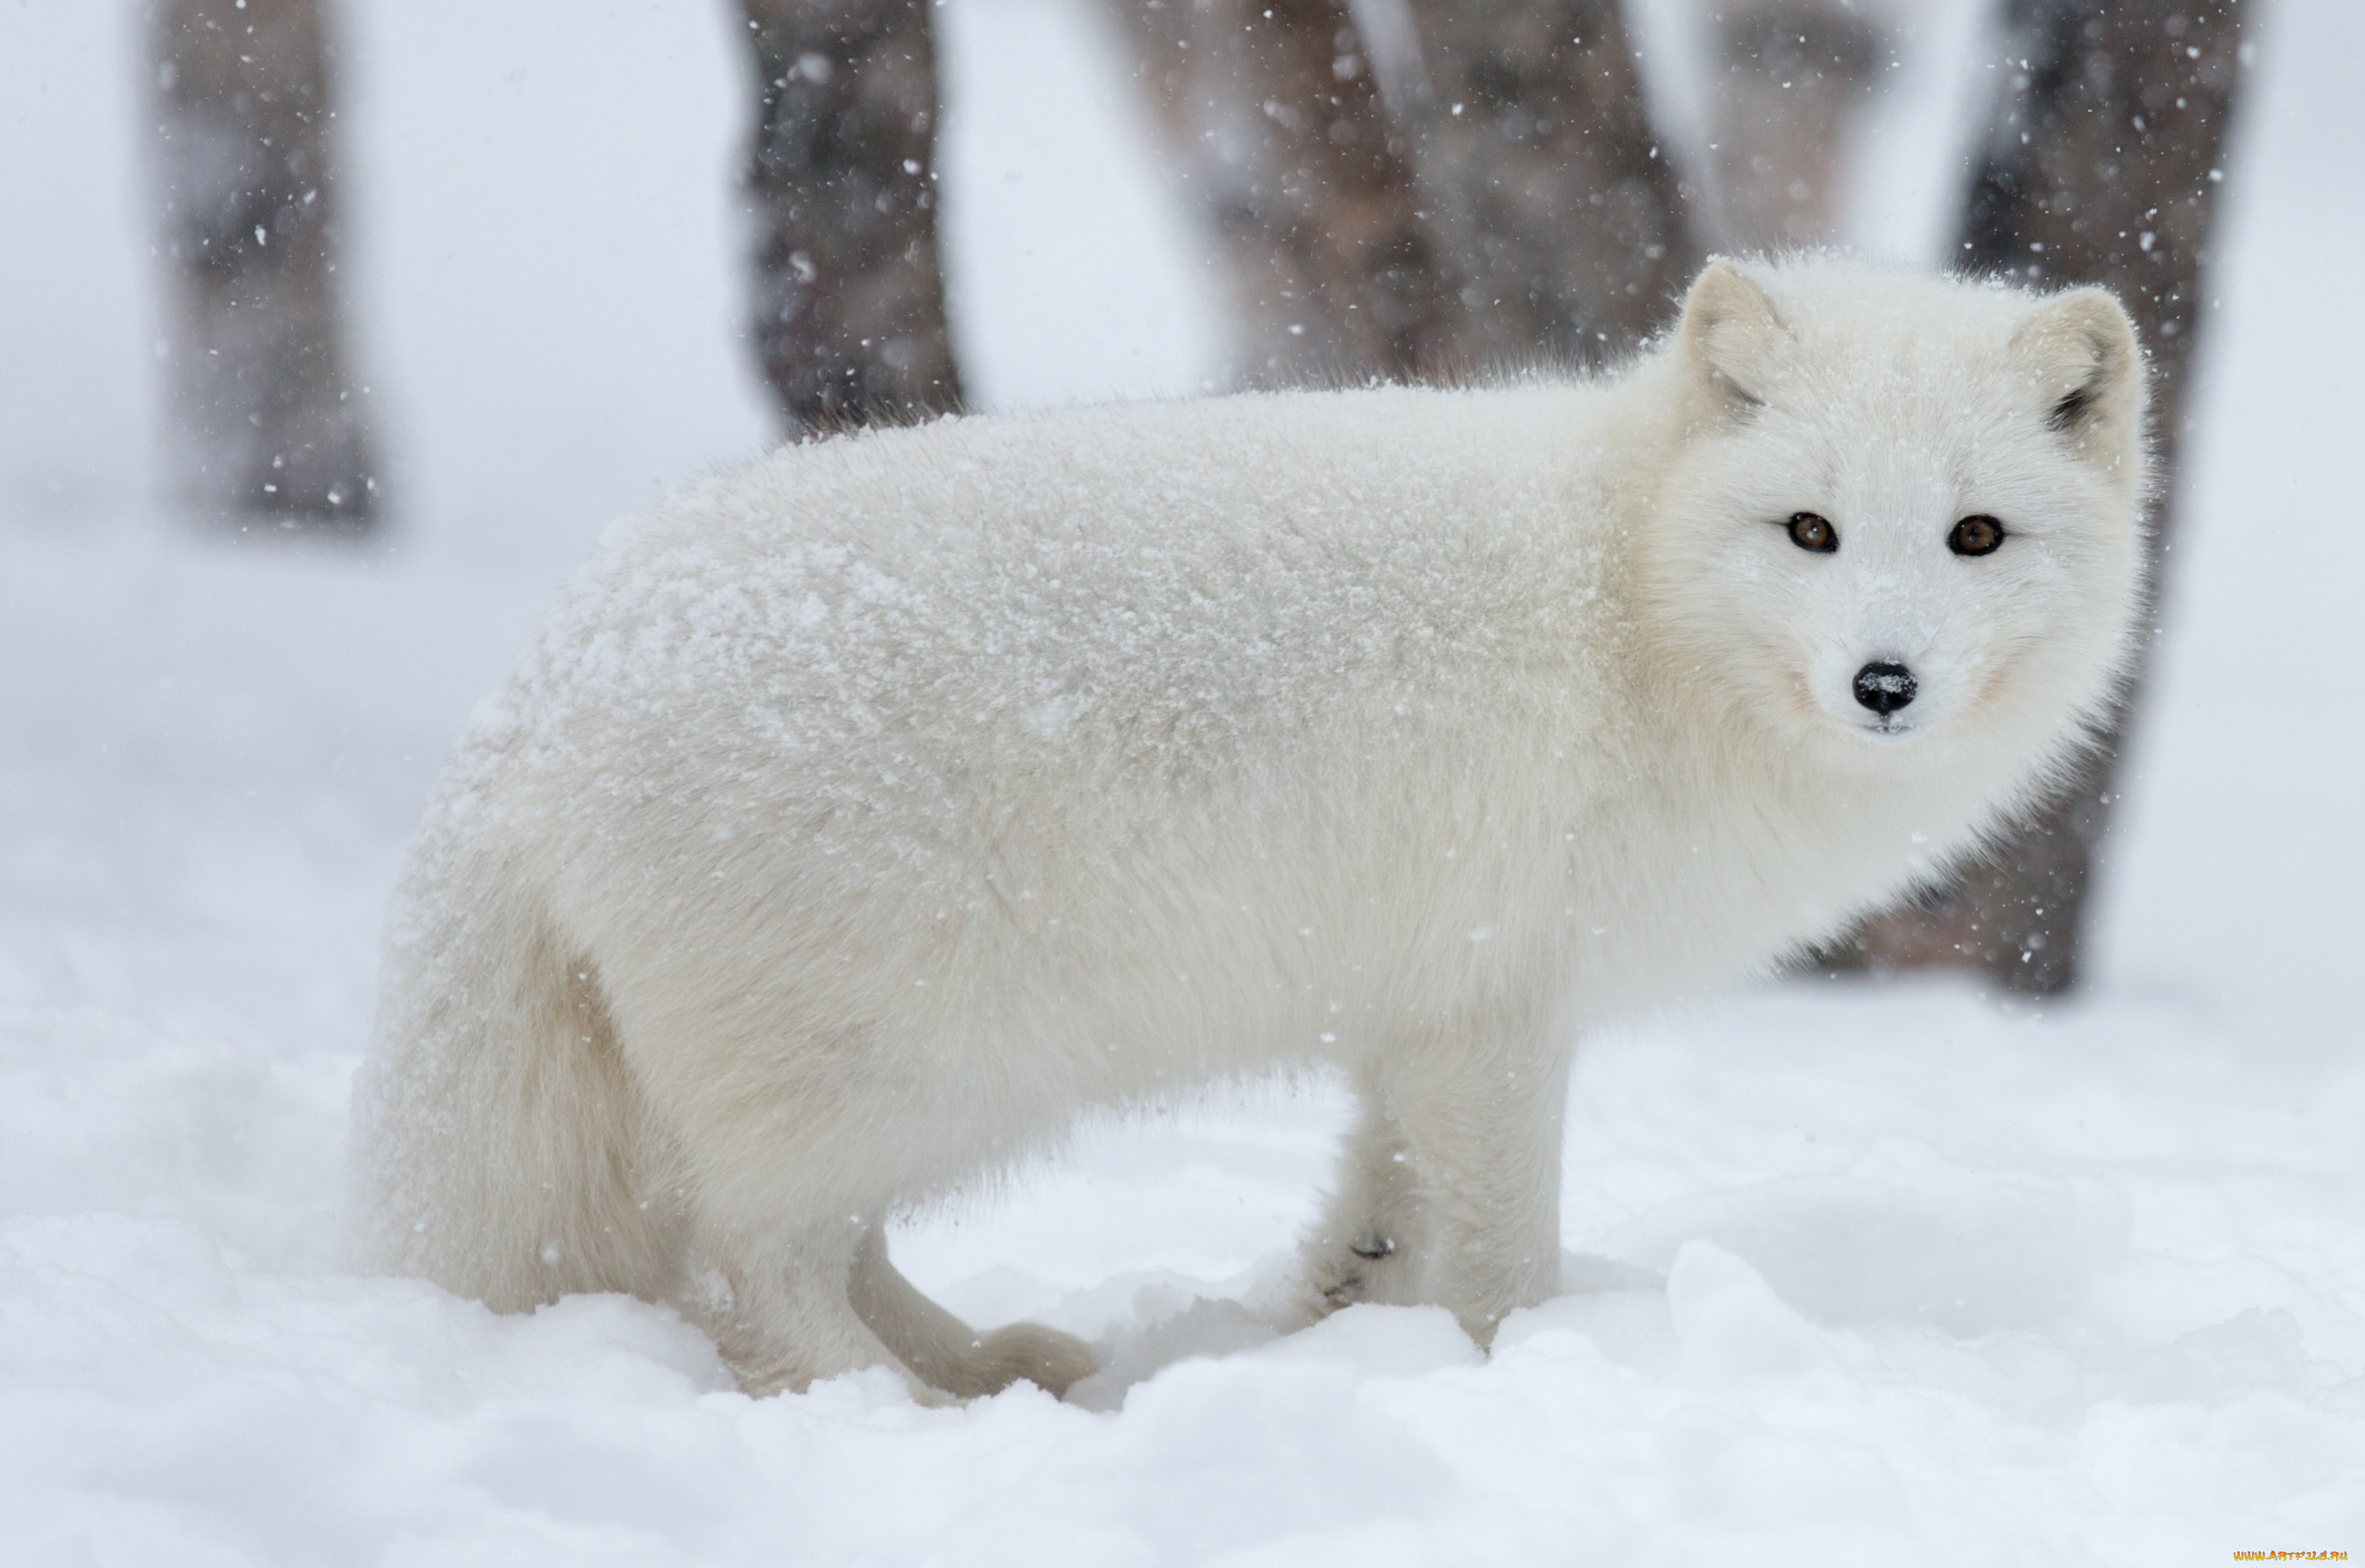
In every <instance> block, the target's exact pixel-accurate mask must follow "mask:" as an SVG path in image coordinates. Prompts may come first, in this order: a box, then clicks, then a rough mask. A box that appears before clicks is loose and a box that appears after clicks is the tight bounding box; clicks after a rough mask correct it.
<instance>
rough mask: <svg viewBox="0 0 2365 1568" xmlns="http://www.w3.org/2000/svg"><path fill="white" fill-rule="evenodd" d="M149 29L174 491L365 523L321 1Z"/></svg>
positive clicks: (293, 1)
mask: <svg viewBox="0 0 2365 1568" xmlns="http://www.w3.org/2000/svg"><path fill="white" fill-rule="evenodd" d="M152 21H153V27H152V33H151V38H152V47H153V49H154V51H155V60H156V72H155V80H156V82H157V84H158V87H157V100H156V115H157V142H156V157H157V176H158V178H157V185H158V186H159V189H160V194H161V197H162V205H163V240H164V251H165V255H166V258H167V262H168V270H169V272H170V280H169V286H168V298H167V302H166V308H165V310H164V313H163V314H164V320H165V331H166V353H167V356H168V360H169V366H170V375H171V391H172V412H173V420H174V427H175V435H176V438H177V441H178V445H179V451H178V452H177V453H176V454H175V459H174V467H175V468H176V469H177V470H178V474H177V476H176V479H177V482H178V484H179V486H180V487H182V488H184V489H185V490H186V491H187V492H189V493H190V494H191V496H192V497H193V498H195V499H196V501H197V502H198V503H199V504H200V505H203V506H206V507H207V508H209V509H212V510H219V511H221V512H224V513H227V514H238V513H245V514H259V515H263V516H269V517H275V518H279V519H283V520H287V521H297V522H313V523H327V524H330V525H331V526H345V527H350V526H357V525H361V524H363V523H365V522H366V521H367V520H368V519H369V518H370V516H371V515H372V513H373V512H374V511H375V508H376V504H377V486H376V482H375V478H374V477H373V468H372V462H371V456H370V441H369V432H368V429H367V426H366V423H365V420H364V412H363V409H362V393H361V389H360V388H359V387H357V386H354V385H353V382H352V379H351V377H350V375H348V373H347V370H346V366H345V359H344V349H343V341H342V340H343V330H342V317H341V313H340V307H339V291H338V280H337V221H336V214H337V202H336V186H335V183H334V181H333V179H332V177H331V171H332V161H331V129H332V122H333V120H334V119H335V118H336V117H335V112H334V109H333V107H332V106H331V105H332V96H331V88H332V86H333V82H332V78H331V62H332V50H331V48H330V45H329V40H328V39H327V36H326V34H325V33H324V31H323V28H322V25H321V17H320V11H319V6H318V4H317V0H244V4H243V5H234V4H232V0H162V3H161V4H159V5H158V6H157V7H156V9H155V12H154V14H153V18H152Z"/></svg>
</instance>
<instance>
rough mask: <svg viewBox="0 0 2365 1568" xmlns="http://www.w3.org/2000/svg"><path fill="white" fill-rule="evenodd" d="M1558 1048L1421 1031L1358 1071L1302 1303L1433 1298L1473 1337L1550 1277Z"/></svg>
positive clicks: (1427, 1301) (1556, 1209)
mask: <svg viewBox="0 0 2365 1568" xmlns="http://www.w3.org/2000/svg"><path fill="white" fill-rule="evenodd" d="M1567 1084H1568V1053H1567V1052H1566V1051H1565V1050H1559V1049H1552V1048H1550V1047H1543V1046H1542V1045H1541V1039H1540V1038H1537V1037H1528V1038H1520V1037H1519V1036H1513V1037H1512V1038H1510V1039H1503V1038H1501V1037H1499V1036H1498V1037H1497V1038H1496V1040H1495V1041H1493V1042H1491V1043H1486V1044H1480V1043H1475V1042H1473V1041H1472V1040H1471V1039H1470V1037H1469V1036H1467V1035H1462V1036H1458V1037H1447V1036H1442V1035H1440V1036H1428V1037H1424V1038H1422V1039H1420V1040H1418V1041H1417V1042H1413V1043H1412V1044H1411V1045H1410V1047H1409V1048H1407V1050H1405V1051H1404V1052H1403V1053H1401V1054H1400V1055H1397V1056H1395V1058H1392V1059H1390V1060H1389V1061H1387V1062H1385V1063H1384V1064H1382V1065H1381V1066H1379V1067H1378V1068H1376V1069H1374V1070H1373V1071H1372V1072H1371V1073H1369V1074H1368V1075H1367V1076H1366V1080H1365V1082H1364V1084H1363V1085H1362V1089H1363V1101H1364V1111H1363V1118H1362V1122H1361V1124H1360V1125H1359V1126H1357V1128H1356V1129H1355V1131H1354V1133H1353V1134H1352V1135H1351V1137H1350V1138H1349V1140H1348V1147H1347V1151H1346V1159H1345V1162H1344V1169H1343V1170H1342V1171H1341V1178H1340V1182H1339V1192H1338V1193H1337V1195H1336V1196H1335V1197H1334V1198H1333V1200H1332V1201H1331V1203H1330V1204H1329V1205H1328V1209H1327V1211H1326V1213H1325V1215H1324V1219H1323V1222H1322V1223H1321V1224H1320V1225H1319V1226H1317V1227H1316V1230H1315V1233H1314V1234H1313V1236H1311V1237H1310V1238H1308V1242H1307V1248H1306V1305H1307V1307H1308V1308H1309V1310H1310V1315H1311V1316H1322V1315H1324V1314H1325V1313H1328V1312H1333V1311H1336V1310H1338V1309H1339V1307H1342V1306H1348V1305H1352V1304H1354V1303H1356V1302H1362V1301H1370V1302H1383V1303H1393V1304H1397V1305H1439V1306H1443V1307H1445V1308H1446V1309H1448V1310H1449V1311H1451V1312H1452V1314H1453V1315H1454V1316H1455V1318H1456V1319H1457V1320H1459V1321H1460V1323H1461V1324H1462V1327H1463V1329H1465V1330H1466V1331H1467V1332H1468V1333H1469V1335H1470V1337H1471V1338H1474V1339H1475V1340H1476V1341H1477V1342H1478V1343H1479V1344H1481V1345H1486V1344H1489V1343H1491V1342H1492V1341H1493V1339H1494V1336H1495V1327H1496V1325H1497V1324H1498V1323H1500V1322H1501V1321H1502V1319H1503V1317H1504V1316H1506V1315H1508V1313H1510V1312H1512V1311H1514V1310H1515V1309H1517V1308H1519V1307H1522V1306H1533V1305H1537V1304H1538V1303H1540V1302H1542V1301H1544V1300H1546V1299H1548V1298H1549V1297H1550V1296H1551V1295H1552V1294H1553V1292H1554V1291H1555V1290H1557V1289H1558V1287H1559V1282H1560V1153H1561V1124H1562V1115H1563V1111H1564V1101H1565V1099H1566V1093H1567Z"/></svg>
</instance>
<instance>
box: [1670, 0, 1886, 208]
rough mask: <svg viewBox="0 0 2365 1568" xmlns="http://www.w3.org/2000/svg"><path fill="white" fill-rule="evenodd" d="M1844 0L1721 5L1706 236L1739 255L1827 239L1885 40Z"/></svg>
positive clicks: (1745, 0)
mask: <svg viewBox="0 0 2365 1568" xmlns="http://www.w3.org/2000/svg"><path fill="white" fill-rule="evenodd" d="M1887 20H1888V17H1887V15H1886V13H1885V11H1884V10H1882V9H1879V8H1876V9H1875V10H1873V11H1872V12H1871V13H1870V14H1867V13H1866V10H1865V8H1864V6H1863V5H1862V3H1861V0H1855V3H1854V4H1850V3H1848V0H1732V3H1731V4H1728V5H1727V6H1725V7H1724V8H1723V10H1722V11H1721V13H1720V14H1719V15H1718V16H1717V17H1716V30H1715V40H1716V55H1717V58H1716V60H1715V62H1714V63H1713V69H1714V70H1715V72H1716V77H1715V91H1714V92H1713V94H1712V95H1711V101H1710V104H1709V139H1710V141H1711V143H1712V145H1713V146H1714V147H1715V149H1716V151H1715V157H1714V168H1715V172H1716V181H1715V184H1716V200H1715V202H1714V204H1713V206H1714V207H1715V209H1716V214H1717V222H1716V228H1717V238H1718V241H1719V242H1720V243H1721V244H1723V245H1726V246H1730V247H1732V249H1735V250H1739V251H1759V252H1776V251H1782V250H1795V249H1802V248H1807V249H1810V248H1812V247H1814V246H1818V245H1827V244H1830V243H1832V242H1833V241H1834V240H1835V239H1837V238H1838V235H1837V233H1836V232H1835V229H1834V225H1835V222H1836V220H1837V218H1838V207H1839V196H1840V191H1839V174H1840V172H1841V169H1842V167H1843V165H1844V148H1845V146H1846V142H1847V139H1848V136H1847V133H1848V130H1849V127H1850V122H1851V121H1852V120H1853V119H1854V118H1855V113H1856V111H1857V110H1858V109H1859V108H1860V107H1861V106H1863V105H1865V104H1866V103H1867V102H1868V101H1869V100H1870V99H1871V97H1872V95H1873V93H1874V91H1875V89H1876V87H1877V84H1878V81H1879V75H1880V68H1881V66H1882V65H1883V63H1885V62H1887V61H1889V59H1891V58H1892V57H1893V55H1894V53H1895V50H1896V39H1894V37H1893V36H1892V35H1891V33H1890V31H1889V28H1887V27H1886V26H1885V25H1884V23H1885V22H1886V21H1887Z"/></svg>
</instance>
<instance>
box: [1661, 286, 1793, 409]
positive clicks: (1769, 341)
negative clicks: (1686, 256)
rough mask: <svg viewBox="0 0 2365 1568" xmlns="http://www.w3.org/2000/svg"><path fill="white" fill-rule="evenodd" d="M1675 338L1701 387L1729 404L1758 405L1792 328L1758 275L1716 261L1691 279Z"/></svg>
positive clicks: (1747, 406)
mask: <svg viewBox="0 0 2365 1568" xmlns="http://www.w3.org/2000/svg"><path fill="white" fill-rule="evenodd" d="M1676 341H1677V342H1679V343H1681V344H1682V345H1683V354H1684V359H1685V361H1686V362H1687V364H1689V365H1690V366H1691V368H1692V371H1693V374H1694V376H1695V377H1696V378H1697V379H1698V381H1699V382H1700V384H1701V385H1702V386H1705V387H1709V388H1712V389H1713V390H1714V391H1716V392H1718V393H1720V394H1721V395H1722V398H1724V399H1725V400H1727V401H1728V402H1729V403H1731V404H1734V405H1738V406H1740V407H1744V408H1754V407H1755V406H1756V405H1757V404H1759V403H1762V402H1764V401H1765V386H1766V384H1767V382H1769V381H1770V380H1771V379H1772V377H1773V368H1774V361H1775V356H1776V355H1777V353H1780V351H1781V349H1782V347H1783V345H1785V344H1786V343H1788V342H1789V341H1790V329H1789V328H1788V327H1786V326H1784V325H1783V324H1782V317H1781V313H1780V312H1779V311H1777V310H1776V309H1775V308H1774V301H1773V298H1772V297H1770V296H1768V295H1767V294H1766V292H1765V287H1764V286H1762V285H1760V284H1759V283H1758V281H1757V280H1756V279H1755V278H1754V277H1751V276H1750V275H1749V274H1747V273H1745V272H1743V270H1742V269H1741V268H1739V267H1737V266H1735V265H1734V264H1733V263H1731V262H1727V261H1714V262H1710V263H1709V264H1708V266H1707V268H1706V269H1705V270H1703V271H1702V272H1701V273H1700V274H1699V276H1698V277H1697V278H1695V279H1693V280H1692V287H1691V292H1690V293H1689V294H1687V295H1686V296H1685V297H1684V319H1683V322H1682V324H1681V325H1679V326H1678V327H1677V328H1676Z"/></svg>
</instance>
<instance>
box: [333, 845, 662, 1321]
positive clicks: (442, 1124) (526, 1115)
mask: <svg viewBox="0 0 2365 1568" xmlns="http://www.w3.org/2000/svg"><path fill="white" fill-rule="evenodd" d="M431 836H440V835H431ZM436 847H437V846H434V845H433V844H432V842H431V843H429V844H422V845H421V846H420V855H419V857H418V858H417V859H416V860H414V862H413V866H412V868H411V872H410V874H409V877H407V878H406V879H405V882H404V886H403V888H402V889H401V890H400V891H399V892H398V895H397V898H396V901H395V908H394V913H393V919H392V921H391V922H390V924H389V928H388V936H387V954H386V964H385V986H384V996H385V998H386V1001H385V1002H384V1004H383V1007H384V1011H383V1013H382V1015H381V1017H380V1019H379V1025H378V1027H379V1040H378V1045H377V1049H376V1050H375V1052H374V1053H373V1054H372V1056H371V1058H370V1061H369V1064H368V1066H367V1068H366V1069H365V1070H364V1076H363V1078H362V1081H361V1082H360V1084H359V1085H358V1087H357V1089H356V1091H355V1105H354V1124H353V1125H354V1146H353V1153H352V1162H353V1170H352V1181H351V1183H350V1186H349V1189H348V1192H349V1202H350V1204H351V1210H350V1213H349V1214H348V1215H347V1223H346V1230H347V1238H348V1243H347V1244H348V1250H349V1254H350V1260H351V1262H352V1263H353V1266H354V1267H356V1268H358V1269H361V1270H364V1271H372V1272H379V1271H383V1272H388V1273H400V1274H412V1275H417V1276H420V1277H421V1278H425V1279H430V1280H432V1281H434V1282H437V1283H438V1284H441V1285H443V1286H444V1287H445V1288H447V1289H449V1290H452V1291H454V1292H457V1293H459V1294H463V1295H469V1296H474V1297H476V1299H478V1300H480V1301H483V1302H485V1303H487V1304H488V1305H491V1306H493V1307H495V1308H496V1309H499V1310H502V1311H516V1310H520V1309H522V1308H526V1307H530V1306H533V1305H538V1304H540V1303H542V1302H546V1301H555V1300H556V1299H557V1298H558V1297H559V1296H561V1295H564V1294H568V1293H570V1292H577V1291H615V1290H622V1291H630V1292H632V1293H633V1294H636V1295H642V1296H645V1297H648V1298H650V1299H657V1298H660V1297H662V1296H664V1295H665V1294H667V1293H669V1292H670V1291H671V1290H672V1289H673V1287H674V1285H675V1282H676V1281H677V1280H678V1275H679V1271H680V1261H679V1257H678V1249H679V1242H678V1237H679V1233H680V1227H679V1226H678V1224H675V1223H671V1222H673V1221H674V1220H675V1218H676V1210H675V1204H676V1203H677V1202H678V1197H677V1193H676V1189H675V1187H674V1186H673V1185H672V1184H671V1183H670V1182H669V1181H668V1174H669V1172H668V1170H667V1163H668V1162H667V1161H666V1160H665V1159H663V1157H662V1148H661V1147H660V1146H661V1144H662V1141H663V1140H661V1139H654V1138H652V1137H650V1136H649V1128H648V1124H647V1118H646V1116H645V1114H644V1109H643V1106H642V1103H641V1098H640V1095H639V1092H638V1091H637V1090H636V1089H635V1087H634V1086H633V1081H632V1078H631V1075H630V1074H629V1072H628V1071H627V1070H626V1069H625V1066H624V1062H623V1059H622V1054H621V1052H620V1051H619V1049H618V1046H617V1041H616V1036H615V1032H614V1029H613V1027H612V1025H611V1022H610V1019H609V1016H608V1010H607V1007H606V1004H605V1002H604V1000H603V998H602V996H601V992H600V977H599V974H598V972H597V970H596V969H594V968H593V967H592V966H591V964H590V963H589V961H588V959H583V958H579V957H577V956H576V955H574V954H572V953H571V952H570V951H569V947H568V945H567V944H566V942H565V940H564V939H563V937H562V935H561V934H560V933H559V932H558V931H557V930H556V929H555V926H554V924H553V923H552V922H551V920H550V919H549V917H548V914H547V913H546V911H545V908H544V903H543V901H542V899H541V898H540V897H539V896H538V893H537V891H536V890H534V889H532V888H531V887H530V886H526V885H523V884H522V883H521V881H519V880H518V879H513V878H511V877H509V876H507V875H504V874H503V870H502V868H488V867H477V868H471V872H472V874H470V875H468V877H467V881H468V883H469V885H468V886H466V887H455V886H454V885H452V883H451V882H450V881H449V880H448V879H446V878H444V877H443V875H441V873H442V872H443V869H444V867H443V865H442V864H439V862H441V861H443V857H441V856H438V855H436V854H435V853H434V850H435V848H436ZM396 1097H400V1099H399V1101H398V1100H397V1098H396ZM429 1143H432V1145H433V1146H434V1147H433V1148H424V1147H420V1146H422V1145H425V1144H429Z"/></svg>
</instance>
